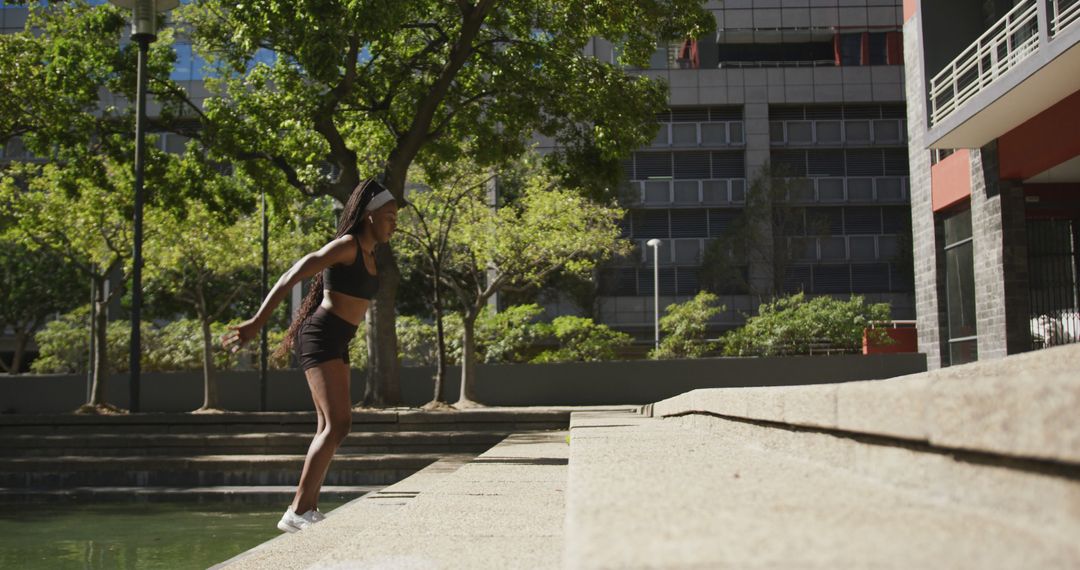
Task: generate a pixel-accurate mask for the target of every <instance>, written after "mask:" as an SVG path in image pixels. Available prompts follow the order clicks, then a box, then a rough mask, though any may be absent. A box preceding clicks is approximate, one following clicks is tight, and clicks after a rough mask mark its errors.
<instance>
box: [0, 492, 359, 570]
mask: <svg viewBox="0 0 1080 570" xmlns="http://www.w3.org/2000/svg"><path fill="white" fill-rule="evenodd" d="M344 502H345V501H344V500H338V501H335V502H329V501H326V500H325V497H324V499H323V501H320V507H319V508H320V509H321V510H322V511H324V512H329V511H330V510H331V509H333V508H336V507H338V506H340V505H341V504H343V503H344ZM285 506H287V505H286V504H282V505H281V506H277V505H250V504H222V503H216V504H215V503H209V504H207V503H201V504H200V503H182V502H175V503H158V502H154V503H88V504H70V503H68V504H40V505H35V504H15V505H0V568H11V569H16V568H17V569H32V568H41V569H49V570H57V569H68V568H77V569H98V568H124V569H136V568H137V569H139V570H143V569H151V568H161V569H166V568H167V569H169V570H173V569H177V570H179V569H185V568H206V567H208V566H212V565H214V564H217V563H219V562H222V561H224V560H227V559H229V558H231V557H233V556H235V555H237V554H239V553H241V552H243V551H245V550H248V549H250V548H252V547H254V546H256V545H258V544H260V543H262V542H266V541H267V540H270V539H271V538H274V537H275V536H278V535H280V534H281V531H279V530H278V529H277V527H276V526H275V525H276V524H277V521H278V519H279V518H280V517H281V513H282V512H284V510H285Z"/></svg>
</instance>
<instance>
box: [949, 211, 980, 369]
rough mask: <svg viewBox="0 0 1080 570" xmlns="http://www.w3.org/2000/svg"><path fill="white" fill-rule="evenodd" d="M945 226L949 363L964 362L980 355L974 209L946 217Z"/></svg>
mask: <svg viewBox="0 0 1080 570" xmlns="http://www.w3.org/2000/svg"><path fill="white" fill-rule="evenodd" d="M944 225H945V289H946V297H945V305H946V313H947V317H948V331H947V332H948V338H949V364H951V365H953V364H963V363H965V362H971V361H973V360H976V359H977V358H978V346H977V342H976V338H975V337H976V336H977V329H976V323H975V262H974V250H973V247H972V239H971V210H965V211H963V212H959V213H957V214H954V215H952V216H949V217H947V218H945V220H944Z"/></svg>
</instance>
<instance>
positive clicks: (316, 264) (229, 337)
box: [221, 236, 359, 352]
mask: <svg viewBox="0 0 1080 570" xmlns="http://www.w3.org/2000/svg"><path fill="white" fill-rule="evenodd" d="M357 247H359V246H358V245H357V243H356V240H355V239H353V238H352V236H342V237H340V238H337V239H335V240H334V241H331V242H330V243H328V244H326V245H325V246H323V247H322V248H321V249H319V250H318V251H313V252H311V253H309V254H307V255H305V256H304V257H301V258H300V259H299V261H297V262H296V263H294V264H293V266H292V267H290V268H289V269H288V270H287V271H285V273H282V274H281V277H279V278H278V280H277V283H275V284H274V286H273V287H272V288H271V289H270V292H269V293H267V295H266V298H265V299H263V302H262V305H261V306H260V307H259V310H258V311H256V312H255V316H254V317H251V318H250V319H248V320H246V321H244V322H242V323H240V324H239V325H236V326H234V327H229V332H227V333H225V335H224V336H222V337H221V345H222V346H224V347H225V348H226V349H229V350H231V351H233V352H236V351H237V350H239V349H240V347H241V346H243V345H244V343H246V342H248V341H249V340H251V339H253V338H255V335H257V334H258V333H259V329H261V328H262V327H263V326H264V325H265V324H266V321H268V320H270V315H271V314H273V312H274V309H276V308H277V306H278V305H279V304H281V301H282V300H283V299H284V298H285V296H286V295H288V294H289V291H290V290H292V288H293V287H294V286H295V285H296V284H297V283H299V282H301V281H303V280H304V279H307V278H309V277H311V276H313V275H315V274H317V273H319V272H320V271H322V270H323V269H326V268H327V267H330V266H331V265H333V264H335V263H351V262H352V261H353V260H354V259H356V253H357V250H356V248H357Z"/></svg>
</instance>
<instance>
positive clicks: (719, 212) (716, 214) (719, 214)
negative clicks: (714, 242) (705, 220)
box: [709, 208, 740, 236]
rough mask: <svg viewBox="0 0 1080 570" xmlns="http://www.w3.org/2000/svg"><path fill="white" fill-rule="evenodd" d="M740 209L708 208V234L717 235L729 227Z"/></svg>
mask: <svg viewBox="0 0 1080 570" xmlns="http://www.w3.org/2000/svg"><path fill="white" fill-rule="evenodd" d="M739 212H740V210H736V209H720V208H713V209H710V210H709V235H710V236H719V235H722V234H723V233H724V232H726V231H727V230H728V228H729V227H731V224H732V222H734V221H735V218H737V217H739Z"/></svg>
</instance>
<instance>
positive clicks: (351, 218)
mask: <svg viewBox="0 0 1080 570" xmlns="http://www.w3.org/2000/svg"><path fill="white" fill-rule="evenodd" d="M381 191H386V188H384V187H383V185H382V184H379V182H378V181H377V180H375V179H374V178H369V179H368V180H365V181H363V182H361V183H360V184H359V185H358V186H357V187H356V189H354V190H353V193H352V194H351V195H350V196H349V201H348V202H346V203H345V208H344V209H343V210H342V211H341V216H340V217H339V218H338V225H337V231H336V232H335V233H334V237H333V238H332V239H331V241H333V240H335V239H338V238H339V237H342V236H345V235H350V234H351V235H354V236H356V237H360V234H361V233H363V231H364V223H365V222H364V210H365V209H366V208H367V205H368V204H370V203H371V199H372V198H373V197H374V196H375V194H378V193H379V192H381ZM322 300H323V274H322V272H321V271H320V272H319V273H317V274H316V275H315V277H314V279H312V281H311V287H310V288H309V289H308V293H307V295H305V296H304V301H303V302H302V303H301V304H300V309H299V310H297V311H296V314H295V315H293V320H292V322H291V323H289V329H288V330H287V331H286V332H285V338H284V339H283V340H282V341H281V344H280V345H278V347H277V350H275V351H274V358H284V357H285V356H287V355H288V354H289V351H290V350H292V347H293V346H294V345H295V343H296V338H297V336H299V334H300V326H301V325H303V324H304V321H305V320H307V318H308V317H309V316H311V314H312V313H314V312H315V310H316V309H318V308H319V305H321V304H322Z"/></svg>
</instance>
